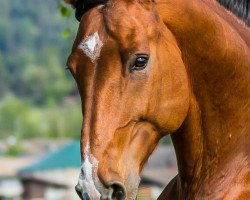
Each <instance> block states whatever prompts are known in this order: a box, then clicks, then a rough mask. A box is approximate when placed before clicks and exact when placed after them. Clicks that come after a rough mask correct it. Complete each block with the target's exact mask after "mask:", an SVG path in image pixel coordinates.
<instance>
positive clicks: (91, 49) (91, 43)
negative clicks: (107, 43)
mask: <svg viewBox="0 0 250 200" xmlns="http://www.w3.org/2000/svg"><path fill="white" fill-rule="evenodd" d="M102 45H103V43H102V41H101V39H100V37H99V35H98V33H97V32H95V33H94V34H92V35H90V36H88V37H86V38H85V39H84V40H83V41H82V42H81V43H80V44H79V46H78V48H79V49H81V50H82V51H83V52H84V53H85V54H86V55H87V56H88V57H89V58H90V59H91V61H92V62H95V61H96V59H97V58H98V57H99V56H100V52H101V48H102Z"/></svg>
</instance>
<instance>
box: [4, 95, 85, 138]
mask: <svg viewBox="0 0 250 200" xmlns="http://www.w3.org/2000/svg"><path fill="white" fill-rule="evenodd" d="M81 121H82V117H81V108H80V102H79V100H77V99H73V100H65V102H64V103H63V104H61V105H58V106H52V107H34V105H32V104H29V103H28V102H25V101H22V100H20V99H18V98H16V97H13V96H11V95H8V96H7V97H6V98H5V99H4V100H2V101H1V103H0V124H1V126H0V133H1V134H0V139H1V138H6V137H8V136H15V137H16V138H18V139H23V138H27V139H28V138H36V137H44V138H56V137H75V138H79V135H80V130H81Z"/></svg>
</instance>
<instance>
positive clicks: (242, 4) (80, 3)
mask: <svg viewBox="0 0 250 200" xmlns="http://www.w3.org/2000/svg"><path fill="white" fill-rule="evenodd" d="M67 1H70V2H71V4H73V6H74V8H75V9H76V12H75V17H76V19H77V20H78V21H80V20H81V17H82V15H83V14H84V13H85V12H87V11H88V10H89V9H91V8H93V7H94V6H97V5H100V4H105V3H106V2H107V1H108V0H67ZM216 1H218V2H219V3H220V4H221V5H222V6H224V7H225V8H226V9H228V10H229V11H231V12H232V13H234V14H235V15H236V16H238V17H239V18H240V19H241V20H242V21H243V22H245V24H246V25H247V26H250V0H216Z"/></svg>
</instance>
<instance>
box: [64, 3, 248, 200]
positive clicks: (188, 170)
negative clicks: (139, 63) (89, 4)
mask: <svg viewBox="0 0 250 200" xmlns="http://www.w3.org/2000/svg"><path fill="white" fill-rule="evenodd" d="M96 31H98V33H99V34H100V37H101V39H102V41H103V43H104V45H103V49H102V51H101V55H100V58H99V59H98V60H97V61H96V63H95V64H93V63H92V62H91V61H90V60H89V58H88V57H86V56H85V55H84V53H83V52H82V51H80V50H79V49H78V48H77V46H78V45H79V43H80V42H81V41H82V40H83V38H86V36H89V35H91V34H92V33H94V32H96ZM249 38H250V30H249V28H247V27H245V26H244V25H243V24H242V23H240V22H238V21H237V19H236V18H235V17H234V16H232V15H231V14H229V13H228V12H227V11H226V10H225V9H223V8H222V7H221V6H220V5H219V4H218V3H217V2H215V1H209V0H202V1H200V0H175V1H170V0H156V1H155V2H154V1H147V0H140V1H135V0H130V1H125V0H110V1H108V3H107V4H106V5H105V6H104V7H102V8H94V9H91V10H90V11H89V12H87V13H86V14H84V15H83V18H82V19H81V23H80V27H79V31H78V34H77V38H76V41H75V43H74V46H73V49H72V53H71V55H70V57H69V61H68V65H69V67H70V69H71V72H72V74H73V76H74V78H75V79H76V82H77V84H78V88H79V91H80V95H81V99H82V109H83V116H84V118H83V129H82V137H81V144H82V156H83V158H84V156H85V155H84V146H85V145H86V144H87V142H88V141H90V143H91V152H92V153H93V155H94V156H95V157H96V158H97V160H99V169H98V176H99V179H100V180H101V182H102V183H103V184H104V185H105V186H107V185H108V184H107V183H110V182H112V181H119V182H121V183H122V184H123V185H124V186H125V188H126V190H127V191H126V192H127V194H126V195H127V198H129V197H130V196H129V195H130V194H131V193H132V192H134V191H135V188H134V187H135V185H136V184H135V180H134V178H131V177H133V176H135V175H138V174H139V172H140V171H141V169H142V167H143V165H144V163H145V161H146V160H147V158H148V156H149V155H150V154H151V152H152V151H153V149H154V148H155V146H156V145H157V143H158V141H159V139H160V138H161V137H162V136H163V135H166V134H170V133H171V137H172V140H173V144H174V147H175V150H176V155H177V161H178V169H179V174H178V175H177V176H176V177H175V179H174V180H173V181H172V182H171V183H170V184H169V185H168V186H167V187H166V188H165V190H164V192H163V193H162V195H161V196H160V197H159V199H198V200H200V199H204V200H205V199H226V200H230V199H237V198H238V199H240V198H242V199H244V198H248V196H249V187H250V185H249V184H250V177H249V161H250V158H249V156H250V135H249V130H250V127H249V126H250V121H249V114H250V100H249V99H250V82H249V81H250V50H249V47H250V45H249V44H250V42H249ZM136 53H145V54H149V55H150V62H149V64H148V67H147V68H146V69H145V70H144V71H137V72H130V71H129V70H128V64H129V63H128V62H129V59H130V58H131V56H132V55H134V54H136ZM131 186H134V187H132V188H131Z"/></svg>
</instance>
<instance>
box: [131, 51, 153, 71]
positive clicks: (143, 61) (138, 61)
mask: <svg viewBox="0 0 250 200" xmlns="http://www.w3.org/2000/svg"><path fill="white" fill-rule="evenodd" d="M148 59H149V57H148V56H147V55H136V58H135V59H134V61H133V62H132V64H131V66H130V70H131V71H134V70H143V69H145V68H146V67H147V64H148Z"/></svg>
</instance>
